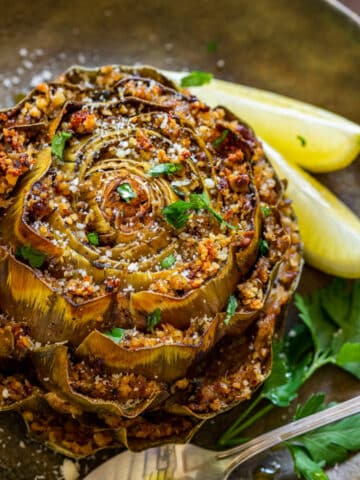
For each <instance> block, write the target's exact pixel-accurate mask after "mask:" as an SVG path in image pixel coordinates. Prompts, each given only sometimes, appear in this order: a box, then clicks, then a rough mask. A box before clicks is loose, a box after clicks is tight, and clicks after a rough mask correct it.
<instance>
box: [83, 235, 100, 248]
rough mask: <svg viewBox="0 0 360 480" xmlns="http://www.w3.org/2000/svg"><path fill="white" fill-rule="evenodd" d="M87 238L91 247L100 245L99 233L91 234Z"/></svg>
mask: <svg viewBox="0 0 360 480" xmlns="http://www.w3.org/2000/svg"><path fill="white" fill-rule="evenodd" d="M86 236H87V239H88V240H89V243H90V244H91V245H94V246H95V247H97V246H98V245H99V235H98V233H97V232H90V233H88V234H87V235H86Z"/></svg>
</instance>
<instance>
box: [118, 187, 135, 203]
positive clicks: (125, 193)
mask: <svg viewBox="0 0 360 480" xmlns="http://www.w3.org/2000/svg"><path fill="white" fill-rule="evenodd" d="M116 191H117V192H118V194H119V195H120V197H121V198H122V199H123V200H124V202H126V203H129V202H130V200H132V199H133V198H136V193H135V192H134V190H133V189H132V188H131V185H130V183H122V184H121V185H119V186H118V187H117V189H116Z"/></svg>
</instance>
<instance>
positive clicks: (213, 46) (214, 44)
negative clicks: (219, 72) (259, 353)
mask: <svg viewBox="0 0 360 480" xmlns="http://www.w3.org/2000/svg"><path fill="white" fill-rule="evenodd" d="M217 49H218V44H217V42H215V41H214V40H211V41H210V42H208V44H207V50H208V52H216V51H217Z"/></svg>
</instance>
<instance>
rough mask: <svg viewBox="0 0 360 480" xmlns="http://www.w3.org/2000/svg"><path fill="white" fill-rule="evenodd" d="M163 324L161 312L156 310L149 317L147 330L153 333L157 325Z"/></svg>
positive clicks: (158, 309)
mask: <svg viewBox="0 0 360 480" xmlns="http://www.w3.org/2000/svg"><path fill="white" fill-rule="evenodd" d="M160 322H161V310H160V308H156V309H155V310H154V311H153V312H152V313H150V315H149V316H148V317H147V321H146V323H147V329H148V331H149V332H153V331H154V328H155V327H156V325H158V324H159V323H160Z"/></svg>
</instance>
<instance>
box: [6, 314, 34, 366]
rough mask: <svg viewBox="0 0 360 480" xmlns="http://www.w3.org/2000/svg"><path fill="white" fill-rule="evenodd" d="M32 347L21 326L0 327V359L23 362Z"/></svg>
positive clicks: (11, 324) (14, 324)
mask: <svg viewBox="0 0 360 480" xmlns="http://www.w3.org/2000/svg"><path fill="white" fill-rule="evenodd" d="M33 346H34V344H33V342H32V340H31V338H30V337H29V336H28V335H27V334H26V333H25V332H24V331H23V328H22V325H19V324H16V323H9V324H8V325H4V326H3V327H0V358H3V359H4V360H6V359H14V360H23V359H24V357H26V355H27V354H28V352H29V351H30V350H32V348H33Z"/></svg>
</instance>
